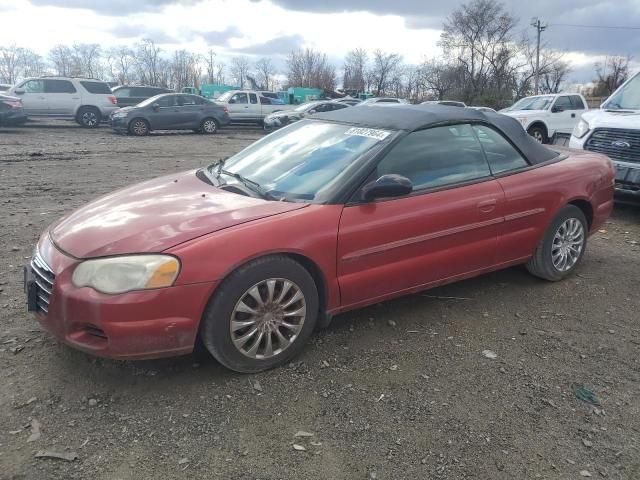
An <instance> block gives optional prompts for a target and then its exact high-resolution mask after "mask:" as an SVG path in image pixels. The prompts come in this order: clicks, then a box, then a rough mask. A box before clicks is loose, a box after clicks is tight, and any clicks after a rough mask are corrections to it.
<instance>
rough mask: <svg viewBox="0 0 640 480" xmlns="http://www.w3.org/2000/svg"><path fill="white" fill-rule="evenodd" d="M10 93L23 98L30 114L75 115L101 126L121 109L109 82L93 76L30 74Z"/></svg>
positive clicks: (91, 125) (86, 124) (80, 120)
mask: <svg viewBox="0 0 640 480" xmlns="http://www.w3.org/2000/svg"><path fill="white" fill-rule="evenodd" d="M7 95H13V96H15V97H19V98H20V99H22V105H24V111H25V113H26V114H27V115H28V116H30V117H37V116H45V117H55V118H72V119H75V120H76V121H77V122H78V123H79V124H80V125H81V126H83V127H86V128H95V127H97V126H98V125H99V124H100V121H101V120H103V119H104V120H106V119H108V118H109V115H110V114H111V112H113V111H114V110H117V109H118V100H117V99H116V97H115V96H114V95H113V93H112V92H111V89H110V88H109V85H107V84H106V83H105V82H103V81H101V80H96V79H93V78H72V77H38V78H28V79H26V80H23V81H22V82H20V83H18V84H17V85H15V86H13V87H11V88H10V89H9V90H8V91H7Z"/></svg>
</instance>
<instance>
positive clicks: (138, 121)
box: [129, 118, 149, 137]
mask: <svg viewBox="0 0 640 480" xmlns="http://www.w3.org/2000/svg"><path fill="white" fill-rule="evenodd" d="M129 133H130V134H131V135H135V136H137V137H143V136H145V135H149V122H147V121H146V120H145V119H144V118H134V119H133V120H131V123H129Z"/></svg>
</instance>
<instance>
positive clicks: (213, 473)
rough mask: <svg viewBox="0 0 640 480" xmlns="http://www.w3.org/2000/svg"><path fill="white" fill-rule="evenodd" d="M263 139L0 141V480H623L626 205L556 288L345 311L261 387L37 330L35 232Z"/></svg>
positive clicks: (633, 241)
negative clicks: (105, 356)
mask: <svg viewBox="0 0 640 480" xmlns="http://www.w3.org/2000/svg"><path fill="white" fill-rule="evenodd" d="M261 135H262V133H261V132H260V131H259V130H257V129H256V130H252V129H238V130H233V129H229V130H226V131H224V132H223V133H221V134H219V135H216V136H212V137H205V136H200V135H195V134H192V133H185V134H165V135H152V136H150V137H147V138H131V137H125V136H117V135H113V134H112V133H111V131H110V130H109V129H107V128H100V129H97V130H93V131H87V130H82V129H80V128H78V127H76V126H75V125H73V124H68V123H49V124H46V125H44V124H40V125H34V126H31V127H28V128H23V129H16V130H4V131H1V132H0V171H1V177H0V203H1V205H2V209H1V210H0V224H2V228H1V230H0V252H1V255H2V260H3V261H2V263H1V264H0V376H1V381H0V466H1V467H0V478H3V479H54V478H55V479H87V478H91V479H95V480H102V479H104V480H107V479H108V480H114V479H122V480H126V479H158V478H163V479H168V478H207V479H252V480H253V479H262V480H265V479H315V478H327V479H370V478H377V479H405V478H406V479H423V478H424V479H426V478H451V479H460V478H478V479H514V478H517V479H523V478H548V479H556V478H583V477H584V476H592V477H595V478H599V477H606V478H613V479H638V478H640V400H639V398H640V361H639V358H640V314H639V313H638V312H640V295H639V294H638V288H639V287H638V280H639V277H638V272H639V271H640V208H636V207H619V208H617V209H616V211H615V214H614V217H613V219H612V220H611V221H610V222H609V223H608V224H607V225H606V226H605V229H606V231H603V232H600V233H598V234H596V235H595V236H594V237H592V239H591V242H590V245H589V248H588V252H587V255H586V257H585V261H584V263H583V264H582V266H581V268H580V269H579V272H578V274H577V275H575V276H574V277H572V278H570V279H568V280H566V281H564V282H562V283H557V284H551V283H545V282H542V281H539V280H536V279H534V278H532V277H531V276H529V275H528V274H527V273H526V271H524V269H522V268H513V269H510V270H507V271H503V272H499V273H495V274H491V275H487V276H483V277H481V278H477V279H474V280H469V281H465V282H462V283H459V284H456V285H451V286H447V287H443V288H438V289H436V290H431V291H429V292H425V293H424V294H421V295H415V296H411V297H406V298H402V299H399V300H396V301H392V302H387V303H383V304H380V305H376V306H373V307H370V308H367V309H363V310H359V311H356V312H353V313H350V314H346V315H343V316H341V317H339V318H337V319H336V320H335V321H334V323H333V324H332V325H331V326H330V327H329V329H327V330H325V331H321V332H318V333H317V334H315V335H314V337H313V339H312V343H311V344H310V345H309V346H308V348H307V349H306V350H305V352H304V353H303V355H302V356H301V357H299V358H298V359H297V360H296V361H295V362H294V363H293V364H291V365H289V366H288V367H285V368H280V369H277V370H273V371H270V372H267V373H263V374H260V375H251V376H245V375H238V374H234V373H231V372H229V371H227V370H225V369H224V368H222V367H221V366H219V365H217V364H216V363H215V362H214V361H213V360H206V359H205V360H199V361H200V363H196V359H195V358H194V357H191V356H189V357H182V358H177V359H170V360H162V361H149V362H115V361H105V360H98V359H95V358H91V357H88V356H86V355H84V354H82V353H79V352H76V351H73V350H71V349H69V348H67V347H63V346H61V345H59V344H57V343H56V342H55V341H54V340H52V339H51V338H49V337H48V336H47V335H45V334H43V333H42V332H41V331H40V329H39V327H38V324H37V322H36V321H35V320H34V319H33V318H32V317H31V316H30V315H28V314H27V313H26V312H25V305H24V298H23V293H22V264H23V263H25V262H26V260H27V258H28V257H29V256H30V254H31V251H32V248H33V245H34V243H35V241H36V239H37V237H38V235H39V233H40V232H41V231H42V230H43V229H45V228H46V226H47V225H48V224H49V223H50V222H52V221H53V220H55V219H56V218H57V217H59V216H60V215H62V214H63V213H64V212H67V211H69V210H71V209H73V208H75V207H77V206H79V205H81V204H83V203H84V202H86V201H87V200H90V199H91V198H94V197H96V196H98V195H101V194H103V193H105V192H108V191H110V190H113V189H115V188H118V187H121V186H124V185H127V184H130V183H134V182H137V181H139V180H144V179H147V178H150V177H154V176H157V175H159V174H162V173H165V172H174V171H179V170H184V169H189V168H193V167H197V166H199V165H204V164H206V163H208V162H210V161H212V160H214V159H216V158H218V157H221V156H226V155H228V154H231V153H234V152H236V151H238V150H239V149H240V148H242V147H243V146H245V145H247V144H249V143H250V142H252V141H253V140H255V139H256V138H259V137H260V136H261ZM484 350H491V351H493V352H495V353H496V355H497V358H495V359H489V358H486V357H485V356H483V353H482V352H483V351H484ZM573 384H578V385H583V386H584V387H586V388H588V389H590V390H591V391H593V392H594V394H595V395H596V396H597V397H598V399H599V400H600V403H601V406H600V407H593V406H591V405H590V404H588V403H586V402H584V401H581V400H579V399H578V398H576V396H575V394H574V392H573V391H572V385H573ZM36 422H37V423H36ZM38 424H39V425H40V427H39V430H40V435H39V438H38V434H37V433H35V434H33V435H32V433H33V432H35V431H36V430H38V428H36V427H37V425H38ZM34 425H35V427H34ZM299 431H304V432H308V433H312V434H313V436H298V437H296V436H295V435H296V433H297V432H299ZM30 437H31V438H30ZM29 440H32V441H29ZM294 444H297V445H301V446H303V447H304V448H305V450H304V451H299V450H295V449H294V448H293V445H294ZM41 450H53V451H56V452H60V453H66V454H72V453H75V454H77V457H78V458H77V459H76V460H75V461H71V462H68V461H65V460H55V459H47V458H36V457H35V454H36V452H38V451H41ZM581 472H582V473H581ZM587 472H588V474H587Z"/></svg>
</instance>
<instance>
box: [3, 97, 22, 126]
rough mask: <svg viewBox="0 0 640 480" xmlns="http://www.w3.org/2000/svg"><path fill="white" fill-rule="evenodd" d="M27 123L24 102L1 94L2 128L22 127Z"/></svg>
mask: <svg viewBox="0 0 640 480" xmlns="http://www.w3.org/2000/svg"><path fill="white" fill-rule="evenodd" d="M26 121H27V116H26V115H25V113H24V108H23V107H22V100H20V99H19V98H18V97H11V96H9V95H2V94H0V127H4V126H8V125H20V124H22V123H24V122H26Z"/></svg>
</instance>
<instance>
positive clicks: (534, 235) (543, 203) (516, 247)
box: [473, 125, 558, 264]
mask: <svg viewBox="0 0 640 480" xmlns="http://www.w3.org/2000/svg"><path fill="white" fill-rule="evenodd" d="M473 129H474V131H475V133H476V135H477V136H478V139H479V140H480V144H481V145H482V148H483V150H484V152H485V154H486V156H487V160H488V162H489V167H490V168H491V173H492V174H493V175H494V177H496V179H497V181H498V183H499V184H500V186H501V187H502V189H503V191H504V194H505V201H504V203H503V204H502V205H501V206H500V208H499V213H500V215H501V216H502V217H503V218H504V222H502V223H500V224H499V225H498V248H497V252H498V263H499V264H508V263H514V262H515V263H517V262H521V261H523V259H526V258H528V257H529V256H531V253H532V252H533V251H534V250H535V248H536V246H537V244H538V242H539V241H540V238H541V235H542V233H543V232H544V230H545V228H546V226H547V222H548V219H549V214H550V212H551V211H552V209H553V205H554V204H555V203H556V202H557V201H558V198H557V197H556V196H554V193H553V192H554V190H557V187H555V186H553V185H551V184H550V181H549V179H550V176H549V173H548V172H547V171H545V169H543V168H531V165H530V164H529V162H528V161H527V160H526V159H525V157H524V156H523V155H522V153H521V152H519V151H518V150H517V149H516V148H515V146H513V144H512V143H511V142H509V141H508V140H507V139H506V138H505V137H504V136H503V135H502V134H501V133H500V132H498V131H497V130H494V129H493V128H491V127H489V126H486V125H474V127H473Z"/></svg>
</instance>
